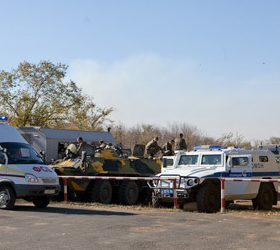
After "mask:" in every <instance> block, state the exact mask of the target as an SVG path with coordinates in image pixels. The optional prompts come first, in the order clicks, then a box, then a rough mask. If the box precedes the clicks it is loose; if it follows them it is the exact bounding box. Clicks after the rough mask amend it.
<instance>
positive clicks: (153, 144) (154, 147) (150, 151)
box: [145, 137, 163, 158]
mask: <svg viewBox="0 0 280 250" xmlns="http://www.w3.org/2000/svg"><path fill="white" fill-rule="evenodd" d="M145 151H146V154H147V155H149V158H153V157H154V155H155V154H156V153H157V152H158V151H162V152H163V150H162V148H161V147H160V146H159V145H158V137H155V138H154V139H153V140H151V141H150V142H149V143H148V144H147V145H146V147H145Z"/></svg>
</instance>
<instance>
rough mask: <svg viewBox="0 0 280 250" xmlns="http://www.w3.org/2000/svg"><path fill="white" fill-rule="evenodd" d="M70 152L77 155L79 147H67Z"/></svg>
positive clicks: (71, 145) (72, 145)
mask: <svg viewBox="0 0 280 250" xmlns="http://www.w3.org/2000/svg"><path fill="white" fill-rule="evenodd" d="M67 149H68V151H70V152H71V153H72V154H77V147H76V145H75V144H70V145H69V146H68V147H67Z"/></svg>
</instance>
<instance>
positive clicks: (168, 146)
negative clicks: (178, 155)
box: [162, 140, 174, 156]
mask: <svg viewBox="0 0 280 250" xmlns="http://www.w3.org/2000/svg"><path fill="white" fill-rule="evenodd" d="M173 145H174V140H169V141H168V142H166V143H165V144H164V145H163V147H162V150H163V155H164V156H172V155H174V151H173Z"/></svg>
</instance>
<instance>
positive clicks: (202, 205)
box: [196, 183, 221, 213]
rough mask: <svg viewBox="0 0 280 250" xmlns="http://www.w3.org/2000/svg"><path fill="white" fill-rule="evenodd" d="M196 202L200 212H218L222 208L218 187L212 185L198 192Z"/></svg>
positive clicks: (207, 185)
mask: <svg viewBox="0 0 280 250" xmlns="http://www.w3.org/2000/svg"><path fill="white" fill-rule="evenodd" d="M196 202H197V209H198V211H199V212H206V213H216V212H218V211H219V209H220V206H221V198H220V192H219V189H218V187H217V186H215V185H214V184H211V183H209V184H206V185H204V186H202V187H201V188H200V189H199V190H198V193H197V197H196Z"/></svg>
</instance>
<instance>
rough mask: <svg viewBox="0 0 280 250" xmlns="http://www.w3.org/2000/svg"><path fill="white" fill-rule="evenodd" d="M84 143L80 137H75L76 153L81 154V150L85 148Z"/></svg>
mask: <svg viewBox="0 0 280 250" xmlns="http://www.w3.org/2000/svg"><path fill="white" fill-rule="evenodd" d="M85 148H86V143H85V142H84V140H83V138H82V137H78V138H77V154H78V155H81V153H82V151H83V150H85Z"/></svg>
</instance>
